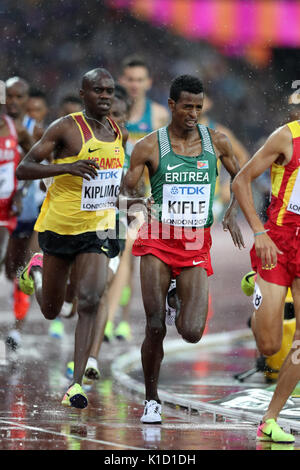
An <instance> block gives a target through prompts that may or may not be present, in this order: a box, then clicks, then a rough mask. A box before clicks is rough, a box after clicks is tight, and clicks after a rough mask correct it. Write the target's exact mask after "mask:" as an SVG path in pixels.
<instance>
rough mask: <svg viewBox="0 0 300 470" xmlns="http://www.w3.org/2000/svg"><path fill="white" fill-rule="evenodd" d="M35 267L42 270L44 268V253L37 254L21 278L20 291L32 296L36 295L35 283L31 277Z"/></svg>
mask: <svg viewBox="0 0 300 470" xmlns="http://www.w3.org/2000/svg"><path fill="white" fill-rule="evenodd" d="M34 266H39V267H40V268H42V267H43V255H42V253H35V254H34V255H33V257H32V258H31V260H30V261H29V263H28V264H27V265H26V266H25V268H24V269H23V271H22V272H21V276H20V278H19V287H20V290H21V291H22V292H24V294H27V295H32V294H33V293H34V281H33V278H32V277H31V276H30V271H31V268H33V267H34Z"/></svg>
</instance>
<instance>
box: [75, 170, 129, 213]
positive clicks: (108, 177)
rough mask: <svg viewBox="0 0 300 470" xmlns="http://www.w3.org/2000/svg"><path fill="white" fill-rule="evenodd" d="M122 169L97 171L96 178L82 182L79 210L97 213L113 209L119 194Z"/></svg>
mask: <svg viewBox="0 0 300 470" xmlns="http://www.w3.org/2000/svg"><path fill="white" fill-rule="evenodd" d="M121 176H122V168H121V169H117V170H115V169H114V170H98V176H97V178H95V179H92V180H90V181H88V180H86V179H83V180H82V192H81V210H82V211H99V210H105V209H114V208H115V206H116V202H117V198H118V195H119V192H120V182H121Z"/></svg>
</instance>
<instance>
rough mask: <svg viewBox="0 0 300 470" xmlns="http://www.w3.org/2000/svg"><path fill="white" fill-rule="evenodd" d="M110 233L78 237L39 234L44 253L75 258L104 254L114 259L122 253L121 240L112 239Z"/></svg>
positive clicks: (49, 233) (53, 233) (50, 233)
mask: <svg viewBox="0 0 300 470" xmlns="http://www.w3.org/2000/svg"><path fill="white" fill-rule="evenodd" d="M109 235H110V233H109V231H107V230H106V231H103V232H99V236H98V235H97V233H96V232H86V233H80V234H78V235H60V234H58V233H55V232H51V231H50V230H46V231H45V232H39V235H38V237H39V245H40V247H41V249H42V251H43V253H45V254H47V255H54V256H60V257H63V258H71V259H72V258H75V257H76V256H77V255H79V254H82V253H104V254H105V255H106V256H107V257H108V258H114V257H115V256H117V255H118V254H119V252H120V245H119V240H118V239H117V238H115V237H110V236H109Z"/></svg>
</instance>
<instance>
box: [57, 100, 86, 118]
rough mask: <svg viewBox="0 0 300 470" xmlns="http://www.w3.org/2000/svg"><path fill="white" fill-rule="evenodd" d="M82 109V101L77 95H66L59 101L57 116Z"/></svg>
mask: <svg viewBox="0 0 300 470" xmlns="http://www.w3.org/2000/svg"><path fill="white" fill-rule="evenodd" d="M81 110H82V101H81V99H80V98H79V96H75V95H67V96H65V97H64V98H63V99H62V100H61V102H60V107H59V110H58V116H59V117H63V116H67V115H68V114H72V113H78V112H79V111H81Z"/></svg>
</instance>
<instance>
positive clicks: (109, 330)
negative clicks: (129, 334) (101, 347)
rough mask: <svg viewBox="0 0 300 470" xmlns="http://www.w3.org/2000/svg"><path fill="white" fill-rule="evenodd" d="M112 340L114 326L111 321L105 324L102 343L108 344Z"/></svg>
mask: <svg viewBox="0 0 300 470" xmlns="http://www.w3.org/2000/svg"><path fill="white" fill-rule="evenodd" d="M113 339H114V324H113V322H112V321H109V320H108V322H107V323H106V326H105V330H104V341H106V342H108V343H109V342H110V341H112V340H113Z"/></svg>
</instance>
